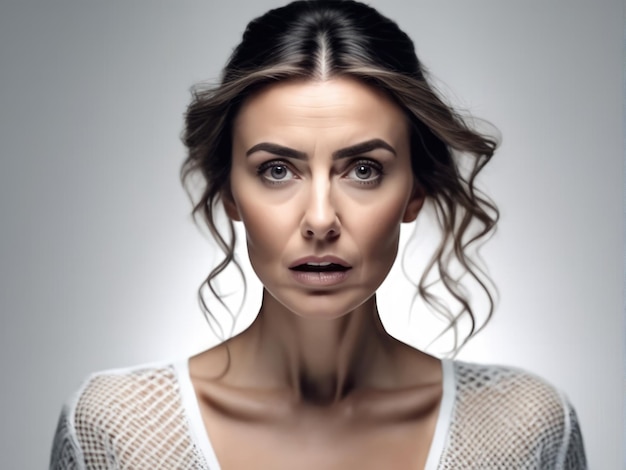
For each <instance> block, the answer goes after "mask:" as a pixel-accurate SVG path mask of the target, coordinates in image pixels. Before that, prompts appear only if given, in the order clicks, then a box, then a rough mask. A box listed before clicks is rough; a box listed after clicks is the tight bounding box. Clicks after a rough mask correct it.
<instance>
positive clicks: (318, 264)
mask: <svg viewBox="0 0 626 470" xmlns="http://www.w3.org/2000/svg"><path fill="white" fill-rule="evenodd" d="M331 264H332V263H330V262H328V261H324V262H323V263H307V266H330V265H331Z"/></svg>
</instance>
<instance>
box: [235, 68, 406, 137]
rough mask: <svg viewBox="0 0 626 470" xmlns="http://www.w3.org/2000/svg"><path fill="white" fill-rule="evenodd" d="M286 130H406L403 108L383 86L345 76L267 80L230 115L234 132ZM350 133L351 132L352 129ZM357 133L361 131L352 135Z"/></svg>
mask: <svg viewBox="0 0 626 470" xmlns="http://www.w3.org/2000/svg"><path fill="white" fill-rule="evenodd" d="M286 130H289V132H293V133H294V136H295V135H298V133H299V132H305V131H308V132H309V133H310V132H317V133H318V134H319V133H324V134H329V133H330V134H333V133H335V134H337V133H342V132H344V133H346V134H345V137H346V138H348V137H350V138H351V137H354V138H358V137H371V134H372V133H375V134H379V135H377V136H376V137H381V138H387V139H391V140H396V139H403V138H405V137H406V136H407V135H408V120H407V118H406V116H405V114H404V111H403V110H402V109H401V108H400V107H399V106H398V105H397V104H396V103H395V102H394V101H392V100H391V99H390V98H389V97H388V96H387V95H386V94H385V93H384V92H383V91H381V90H378V89H376V88H374V87H372V86H370V85H367V84H365V83H363V82H361V81H359V80H357V79H355V78H351V77H335V78H332V79H329V80H324V81H319V80H289V81H283V82H278V83H275V84H272V85H269V86H267V87H265V88H263V89H261V90H260V91H258V92H256V93H255V94H253V95H252V96H250V97H248V99H247V100H246V101H244V103H243V105H242V107H241V109H240V110H239V113H238V115H237V117H236V119H235V121H234V134H235V137H243V138H246V137H250V138H252V137H254V136H256V135H259V137H260V135H264V137H268V138H269V137H272V135H271V134H273V133H276V132H281V133H282V132H284V131H286ZM353 134H354V135H353ZM358 134H363V135H362V136H361V135H358Z"/></svg>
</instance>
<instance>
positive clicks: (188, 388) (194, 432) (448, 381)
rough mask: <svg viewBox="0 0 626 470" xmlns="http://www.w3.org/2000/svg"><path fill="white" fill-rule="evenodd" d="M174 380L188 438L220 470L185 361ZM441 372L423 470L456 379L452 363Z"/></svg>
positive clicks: (438, 445) (436, 456)
mask: <svg viewBox="0 0 626 470" xmlns="http://www.w3.org/2000/svg"><path fill="white" fill-rule="evenodd" d="M173 366H174V370H175V372H176V378H177V381H178V385H179V387H180V396H181V401H182V405H183V412H184V414H185V416H186V417H187V421H188V423H189V429H190V433H191V437H192V439H193V441H194V444H195V445H196V447H197V448H198V449H199V450H200V452H201V453H202V456H203V457H204V459H205V461H206V463H207V465H208V468H209V470H221V467H220V464H219V461H218V460H217V455H216V454H215V449H214V448H213V445H212V444H211V439H210V437H209V435H208V433H207V431H206V427H205V426H204V421H203V419H202V413H201V412H200V404H199V402H198V397H197V396H196V392H195V389H194V387H193V383H192V382H191V376H190V374H189V358H185V359H181V360H179V361H176V362H175V363H174V364H173ZM441 369H442V395H441V403H440V405H439V412H438V416H437V423H436V425H435V433H434V434H433V439H432V441H431V443H430V448H429V449H428V457H427V458H426V465H425V466H424V470H436V469H437V467H438V464H439V460H440V459H441V455H442V453H443V450H444V446H445V443H446V439H447V437H448V430H449V428H450V421H451V419H452V411H453V408H454V401H455V398H456V377H455V374H454V362H453V361H451V360H449V359H442V360H441Z"/></svg>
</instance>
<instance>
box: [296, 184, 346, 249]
mask: <svg viewBox="0 0 626 470" xmlns="http://www.w3.org/2000/svg"><path fill="white" fill-rule="evenodd" d="M331 189H332V188H331V184H330V181H328V179H319V180H317V181H313V182H312V183H311V186H310V188H309V191H308V194H307V200H306V203H305V204H306V205H305V210H304V214H303V217H302V223H301V226H300V229H301V233H302V236H303V237H304V238H306V239H312V240H320V241H330V240H333V239H335V238H337V237H338V236H339V234H340V233H341V228H340V227H341V225H340V223H339V217H338V214H337V210H336V207H335V205H334V204H333V200H332V194H331V193H332V191H331Z"/></svg>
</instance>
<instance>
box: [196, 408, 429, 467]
mask: <svg viewBox="0 0 626 470" xmlns="http://www.w3.org/2000/svg"><path fill="white" fill-rule="evenodd" d="M201 408H203V409H202V415H203V421H204V425H205V428H206V431H207V433H208V435H209V436H210V441H211V444H212V447H213V450H214V451H215V453H216V456H217V459H218V461H219V462H220V466H221V470H231V469H242V468H271V469H290V470H291V469H294V468H298V469H305V470H306V469H311V470H313V469H315V470H319V469H329V470H333V469H346V468H358V469H364V470H367V469H380V468H393V469H398V470H402V469H406V470H409V469H410V470H413V469H415V470H417V469H423V468H424V466H425V464H426V460H427V458H428V452H429V449H430V446H431V442H432V439H433V435H434V431H435V427H436V421H437V408H436V407H434V408H433V409H430V410H429V411H428V412H427V413H423V414H421V415H420V416H417V417H415V416H412V417H407V419H405V420H400V421H397V420H393V421H391V422H375V421H374V422H371V421H362V420H359V419H354V420H348V421H345V420H335V419H332V418H328V419H325V417H324V416H320V417H314V418H310V417H309V418H306V417H299V418H298V419H290V420H276V421H272V420H259V421H256V422H255V421H250V420H242V419H238V418H236V417H233V416H225V415H223V414H221V413H219V412H216V410H212V409H210V408H208V407H201Z"/></svg>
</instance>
